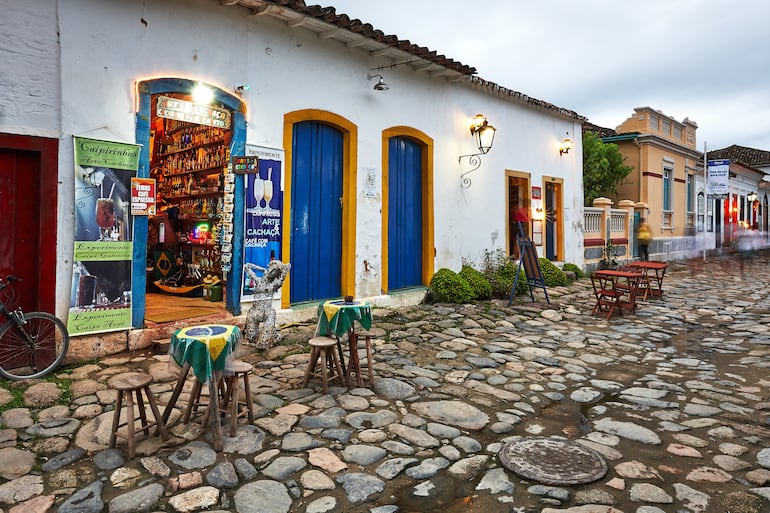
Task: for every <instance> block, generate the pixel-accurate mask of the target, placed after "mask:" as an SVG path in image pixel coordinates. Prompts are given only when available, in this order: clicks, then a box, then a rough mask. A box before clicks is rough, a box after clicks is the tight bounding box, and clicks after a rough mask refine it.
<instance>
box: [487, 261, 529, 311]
mask: <svg viewBox="0 0 770 513" xmlns="http://www.w3.org/2000/svg"><path fill="white" fill-rule="evenodd" d="M518 267H519V264H517V263H516V262H514V261H513V260H511V258H510V257H509V256H508V255H506V254H505V252H504V251H503V250H501V249H498V250H497V251H496V252H494V253H491V252H489V251H486V252H485V253H484V276H485V277H486V278H487V281H489V284H490V285H491V287H492V297H493V298H497V299H508V298H509V297H511V289H512V288H513V282H514V279H515V278H516V269H518ZM528 292H529V287H528V286H527V277H526V276H525V275H524V269H521V270H520V271H519V281H518V282H517V283H516V295H522V294H527V293H528Z"/></svg>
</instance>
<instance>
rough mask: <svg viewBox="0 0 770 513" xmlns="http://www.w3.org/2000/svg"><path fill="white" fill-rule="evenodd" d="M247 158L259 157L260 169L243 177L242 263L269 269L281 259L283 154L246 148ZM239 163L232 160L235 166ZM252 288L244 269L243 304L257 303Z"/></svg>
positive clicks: (259, 148) (270, 150) (260, 148)
mask: <svg viewBox="0 0 770 513" xmlns="http://www.w3.org/2000/svg"><path fill="white" fill-rule="evenodd" d="M246 156H247V157H252V158H253V157H257V159H256V164H257V166H256V167H257V169H256V170H255V171H253V172H250V173H249V174H246V175H244V177H243V178H244V194H245V195H246V197H245V201H244V205H245V207H246V208H245V219H244V228H245V230H246V233H245V234H244V244H243V248H244V249H243V263H244V264H247V263H251V264H255V265H258V266H259V267H262V268H264V269H267V266H268V265H270V261H271V260H280V259H281V241H282V240H283V237H282V233H283V160H284V152H283V150H280V149H276V148H266V147H263V146H253V145H248V144H247V145H246ZM237 159H238V157H233V162H235V161H237ZM257 275H258V276H261V274H260V273H257ZM253 285H254V284H253V283H252V282H251V280H250V279H249V275H248V274H247V273H246V271H245V269H244V272H243V288H242V290H241V301H253V300H254V299H255V298H254V296H253V294H252V291H251V288H252V287H253Z"/></svg>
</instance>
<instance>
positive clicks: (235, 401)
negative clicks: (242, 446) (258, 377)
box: [220, 360, 254, 437]
mask: <svg viewBox="0 0 770 513" xmlns="http://www.w3.org/2000/svg"><path fill="white" fill-rule="evenodd" d="M253 368H254V367H253V366H252V365H251V364H249V363H246V362H243V361H241V360H236V361H234V362H233V365H232V369H227V370H228V371H231V372H232V375H228V376H226V377H225V378H224V384H225V392H224V398H223V400H222V409H223V410H228V412H229V413H230V436H231V437H232V436H235V432H236V428H237V424H238V419H239V418H241V417H243V416H247V417H248V420H249V424H254V402H253V400H252V398H251V384H250V383H249V373H250V372H251V371H252V369H253ZM239 377H242V378H243V391H244V392H245V393H246V397H244V398H243V400H241V399H240V398H239V397H240V389H241V385H240V383H238V378H239ZM221 389H222V387H220V390H221ZM228 405H229V407H228ZM241 406H245V407H246V408H245V410H244V411H241Z"/></svg>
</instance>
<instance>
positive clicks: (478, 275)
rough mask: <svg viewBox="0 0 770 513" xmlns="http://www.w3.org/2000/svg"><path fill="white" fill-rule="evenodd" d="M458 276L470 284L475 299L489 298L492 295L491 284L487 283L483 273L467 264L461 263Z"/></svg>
mask: <svg viewBox="0 0 770 513" xmlns="http://www.w3.org/2000/svg"><path fill="white" fill-rule="evenodd" d="M460 277H461V278H462V279H464V280H465V281H466V282H467V283H468V285H470V286H471V289H472V290H473V294H474V296H475V297H476V299H490V298H491V297H492V285H490V284H489V280H487V278H486V276H484V273H482V272H481V271H477V270H476V269H474V268H473V267H471V266H469V265H463V268H462V269H461V270H460Z"/></svg>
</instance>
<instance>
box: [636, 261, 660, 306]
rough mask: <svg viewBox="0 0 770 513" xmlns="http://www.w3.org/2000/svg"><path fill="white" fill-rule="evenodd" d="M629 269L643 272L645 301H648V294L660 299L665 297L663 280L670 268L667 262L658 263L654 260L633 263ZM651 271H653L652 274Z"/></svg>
mask: <svg viewBox="0 0 770 513" xmlns="http://www.w3.org/2000/svg"><path fill="white" fill-rule="evenodd" d="M628 267H632V268H637V269H640V270H641V271H642V274H643V275H644V280H643V284H644V286H645V287H646V288H645V290H644V299H647V294H648V293H649V294H650V295H651V296H653V297H660V296H662V295H663V278H664V277H665V276H666V269H667V268H668V263H667V262H658V261H654V260H651V261H649V262H641V261H640V262H631V263H629V264H628ZM650 271H652V273H651V272H650ZM653 273H654V275H653Z"/></svg>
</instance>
